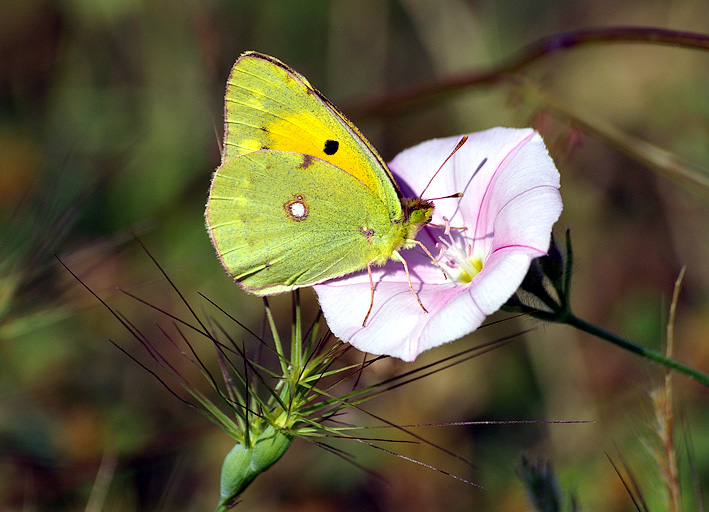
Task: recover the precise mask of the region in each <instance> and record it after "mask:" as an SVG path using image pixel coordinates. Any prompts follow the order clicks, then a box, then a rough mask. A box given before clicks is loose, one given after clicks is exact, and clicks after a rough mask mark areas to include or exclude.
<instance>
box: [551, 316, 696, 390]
mask: <svg viewBox="0 0 709 512" xmlns="http://www.w3.org/2000/svg"><path fill="white" fill-rule="evenodd" d="M558 322H559V323H565V324H567V325H570V326H572V327H575V328H577V329H578V330H580V331H583V332H586V333H588V334H591V335H593V336H596V337H597V338H600V339H602V340H606V341H609V342H611V343H613V344H614V345H616V346H618V347H620V348H622V349H625V350H628V351H630V352H633V353H634V354H638V355H639V356H642V357H644V358H646V359H649V360H651V361H654V362H656V363H659V364H661V365H663V366H665V367H666V368H670V369H672V370H675V371H677V372H679V373H682V374H684V375H686V376H687V377H689V378H691V379H694V380H696V381H697V382H699V383H700V384H703V385H704V386H706V387H709V375H706V374H704V373H702V372H700V371H698V370H695V369H694V368H691V367H689V366H687V365H685V364H682V363H680V362H679V361H675V360H674V359H670V358H669V357H665V356H663V355H662V354H661V353H659V352H657V351H655V350H650V349H647V348H644V347H641V346H639V345H636V344H634V343H631V342H629V341H627V340H624V339H623V338H621V337H619V336H616V335H615V334H612V333H610V332H608V331H606V330H604V329H601V328H600V327H596V326H595V325H593V324H590V323H588V322H586V321H585V320H582V319H580V318H578V317H577V316H576V315H574V314H573V313H571V312H570V311H567V314H566V315H564V317H563V318H560V319H559V320H558Z"/></svg>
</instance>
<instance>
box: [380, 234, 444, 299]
mask: <svg viewBox="0 0 709 512" xmlns="http://www.w3.org/2000/svg"><path fill="white" fill-rule="evenodd" d="M417 243H419V244H420V243H421V242H417ZM421 245H423V244H421ZM424 249H425V250H426V253H428V254H429V256H430V254H431V253H429V252H428V249H426V248H425V247H424ZM391 259H393V260H396V261H400V262H401V263H402V264H403V265H404V272H406V280H407V281H408V282H409V290H411V293H413V294H414V297H416V300H417V301H418V303H419V306H421V309H423V310H424V311H425V312H426V313H428V309H426V308H425V307H424V305H423V302H421V298H420V297H419V294H418V293H416V291H415V290H414V285H413V284H412V283H411V274H410V273H409V264H408V263H406V260H405V259H404V258H402V257H401V254H399V253H398V252H396V251H394V254H392V255H391ZM431 259H433V256H431ZM433 261H436V260H433ZM441 270H443V269H441ZM444 275H445V272H444Z"/></svg>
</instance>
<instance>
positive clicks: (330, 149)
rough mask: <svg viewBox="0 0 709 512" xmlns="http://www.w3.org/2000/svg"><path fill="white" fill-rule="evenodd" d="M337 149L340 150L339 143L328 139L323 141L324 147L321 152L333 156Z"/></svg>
mask: <svg viewBox="0 0 709 512" xmlns="http://www.w3.org/2000/svg"><path fill="white" fill-rule="evenodd" d="M338 149H340V143H339V142H337V141H336V140H332V139H329V140H326V141H325V147H324V148H323V152H324V153H325V154H326V155H334V154H335V153H337V150H338Z"/></svg>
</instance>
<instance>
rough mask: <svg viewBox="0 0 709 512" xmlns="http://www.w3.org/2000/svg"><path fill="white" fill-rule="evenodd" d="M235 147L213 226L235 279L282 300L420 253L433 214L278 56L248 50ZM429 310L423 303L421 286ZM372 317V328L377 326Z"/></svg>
mask: <svg viewBox="0 0 709 512" xmlns="http://www.w3.org/2000/svg"><path fill="white" fill-rule="evenodd" d="M224 109H225V125H224V145H223V149H222V159H221V165H220V166H219V167H218V168H217V170H216V171H215V172H214V175H213V177H212V184H211V188H210V192H209V200H208V202H207V207H206V212H205V219H206V227H207V231H208V232H209V236H210V238H211V241H212V244H213V245H214V247H215V249H216V252H217V255H218V257H219V259H220V261H221V263H222V265H223V266H224V268H225V269H226V270H227V272H228V273H229V274H230V275H231V276H232V277H233V278H234V280H235V281H236V282H238V283H239V284H240V285H241V286H242V287H243V288H244V289H245V290H246V291H248V292H250V293H253V294H255V295H273V294H277V293H283V292H287V291H290V290H293V289H295V288H299V287H303V286H312V285H315V284H318V283H321V282H323V281H326V280H328V279H332V278H335V277H339V276H343V275H346V274H349V273H352V272H356V271H359V270H363V269H365V268H366V269H367V270H368V272H369V278H370V284H371V294H372V299H371V302H370V311H368V312H367V317H368V316H369V312H371V304H372V303H373V300H374V284H373V282H372V267H373V266H375V265H382V264H384V263H386V262H387V261H389V260H390V259H392V260H396V261H400V262H401V263H402V264H403V265H404V268H405V269H406V272H407V276H408V266H407V264H406V261H405V260H404V259H403V258H402V257H401V254H400V251H401V250H402V249H408V248H411V247H414V246H415V245H419V246H420V247H422V248H423V249H424V250H425V251H426V252H427V254H428V255H429V256H430V257H431V259H432V260H433V261H434V262H435V259H434V258H433V256H431V255H430V253H429V252H428V250H427V249H426V248H425V246H423V244H421V243H420V242H418V241H417V240H415V237H416V234H417V232H418V231H419V229H421V227H422V226H425V225H426V224H428V223H430V221H431V217H432V215H433V210H434V205H433V202H431V201H426V200H423V199H421V198H405V197H404V196H403V194H402V192H401V190H400V189H399V187H398V185H397V184H396V181H395V180H394V177H393V176H392V174H391V172H390V171H389V169H388V168H387V165H386V163H385V162H384V160H383V159H382V157H381V156H379V154H378V153H377V151H376V149H374V147H373V146H372V144H371V143H370V142H369V141H368V140H367V139H366V137H365V136H364V135H363V134H362V133H361V132H360V131H359V130H358V129H357V128H356V127H355V126H354V125H353V124H352V123H351V122H350V121H349V120H348V119H347V118H346V117H345V116H344V114H342V112H340V111H339V110H338V109H337V108H336V107H335V106H334V105H333V104H332V103H331V102H330V101H329V100H328V99H327V98H326V97H325V96H323V95H322V94H321V93H320V92H319V91H318V90H317V89H315V88H314V87H313V86H312V85H310V83H309V82H308V80H307V79H306V78H305V77H303V76H302V75H300V74H299V73H298V72H296V71H295V70H293V69H291V68H290V67H288V66H287V65H286V64H284V63H282V62H281V61H279V60H278V59H276V58H274V57H270V56H268V55H264V54H261V53H257V52H246V53H244V54H243V55H241V57H239V59H238V60H237V61H236V63H235V64H234V66H233V68H232V70H231V73H230V75H229V79H228V81H227V87H226V95H225V106H224ZM409 287H410V289H411V291H412V292H413V293H414V295H415V296H416V299H417V300H418V302H419V304H420V305H421V307H422V308H423V309H424V311H425V308H424V306H423V304H422V303H421V300H420V299H419V297H418V295H417V294H416V292H415V291H414V289H413V286H412V285H411V280H410V278H409ZM367 317H365V320H364V322H363V325H364V324H365V323H366V320H367Z"/></svg>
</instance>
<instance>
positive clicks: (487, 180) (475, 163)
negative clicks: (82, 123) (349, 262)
mask: <svg viewBox="0 0 709 512" xmlns="http://www.w3.org/2000/svg"><path fill="white" fill-rule="evenodd" d="M460 138H461V137H460V136H458V137H448V138H445V139H434V140H430V141H427V142H423V143H421V144H419V145H417V146H415V147H413V148H410V149H407V150H405V151H403V152H402V153H400V154H399V155H397V156H396V157H395V158H394V160H393V161H392V162H391V163H390V164H389V167H390V169H391V171H392V173H393V174H394V176H395V177H396V179H397V182H398V183H399V184H400V185H401V186H402V187H403V188H404V189H405V190H406V189H408V190H409V191H410V192H411V195H410V196H409V197H416V196H417V195H418V194H419V193H420V192H421V191H422V190H423V188H424V187H425V186H426V184H427V183H428V181H429V180H430V178H431V175H432V173H433V172H435V170H436V169H437V168H438V167H439V166H440V164H441V162H443V161H444V160H445V159H446V157H447V156H448V155H449V154H450V152H451V151H452V150H453V148H454V147H455V146H456V144H457V143H458V141H459V140H460ZM457 192H462V193H463V197H462V198H460V199H440V200H437V201H436V203H435V212H434V215H433V221H432V223H433V224H436V225H439V226H445V225H449V226H450V227H451V229H449V230H444V229H442V228H440V227H435V226H426V227H424V228H423V229H422V230H421V231H420V232H419V234H418V236H417V239H418V240H419V241H421V242H422V243H423V244H425V245H426V247H427V248H428V249H429V250H430V251H431V253H432V254H434V255H436V254H438V255H439V257H438V261H439V263H440V265H441V267H442V268H443V269H444V270H445V273H446V275H447V276H448V279H444V278H443V275H442V273H441V270H440V269H439V268H438V267H437V266H436V265H433V264H432V262H431V260H430V258H429V257H428V256H426V255H425V254H424V252H423V251H422V250H421V249H420V248H414V249H410V250H407V251H404V252H402V256H403V257H404V258H405V259H406V261H407V263H408V265H409V270H410V274H411V282H412V284H413V287H414V289H415V290H416V292H417V293H418V294H419V297H420V298H421V301H422V303H423V305H424V306H425V307H426V309H427V310H428V312H425V311H423V310H422V309H421V307H420V306H419V304H418V302H417V301H416V298H415V297H414V295H413V294H412V293H411V290H409V284H408V280H407V277H406V273H405V272H404V268H403V265H402V264H401V263H400V262H395V261H389V262H388V263H387V264H386V265H384V266H383V267H380V268H376V269H373V272H372V275H373V279H374V285H375V292H374V305H373V308H372V312H371V314H370V316H369V318H368V320H367V325H366V327H362V320H363V319H364V316H365V314H366V312H367V309H368V308H369V303H370V283H369V277H368V275H367V272H366V271H364V272H358V273H356V274H350V275H348V276H345V277H341V278H338V279H333V280H330V281H327V282H325V283H323V284H320V285H317V286H315V290H316V292H317V294H318V298H319V300H320V306H321V307H322V310H323V313H324V314H325V318H326V319H327V322H328V325H329V326H330V329H331V330H332V332H333V333H334V334H335V335H336V336H337V337H339V338H340V339H342V340H343V341H348V342H349V343H351V344H352V345H354V346H355V347H356V348H358V349H359V350H362V351H364V352H370V353H372V354H387V355H390V356H394V357H398V358H400V359H403V360H404V361H413V360H414V359H415V358H416V357H417V356H418V355H419V354H420V353H421V352H423V351H425V350H428V349H430V348H433V347H436V346H438V345H442V344H444V343H448V342H450V341H453V340H455V339H458V338H460V337H462V336H465V335H466V334H468V333H470V332H472V331H474V330H475V329H477V328H478V327H479V326H480V324H482V322H483V321H484V320H485V318H486V317H487V316H488V315H490V314H492V313H494V312H495V311H497V310H498V309H499V308H500V307H501V306H502V305H503V304H504V303H505V302H506V301H507V299H509V298H510V297H511V296H512V294H514V293H515V291H517V289H518V288H519V285H520V284H521V282H522V279H523V278H524V276H525V275H526V273H527V270H528V269H529V265H530V263H531V261H532V260H533V259H534V258H537V257H539V256H542V255H544V254H546V251H547V249H548V247H549V241H550V235H551V228H552V225H553V224H554V223H555V222H556V220H557V219H558V218H559V215H560V214H561V209H562V203H561V196H560V194H559V172H558V171H557V169H556V167H555V165H554V162H553V161H552V159H551V157H550V156H549V154H548V152H547V150H546V147H545V146H544V142H543V141H542V138H541V137H540V136H539V134H538V133H537V132H535V131H534V130H532V129H511V128H493V129H490V130H486V131H483V132H479V133H472V134H470V135H469V139H468V141H467V143H465V144H464V145H463V147H462V148H461V149H460V150H458V152H457V153H456V154H455V155H454V156H453V157H452V158H451V159H450V160H449V161H448V162H447V163H446V165H445V166H444V167H443V168H442V169H441V171H440V173H439V174H438V175H437V176H436V177H435V178H434V180H433V183H432V184H431V186H430V187H429V188H428V190H427V191H426V197H445V196H450V195H451V194H455V193H457ZM424 199H425V198H424ZM460 228H465V229H460Z"/></svg>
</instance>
